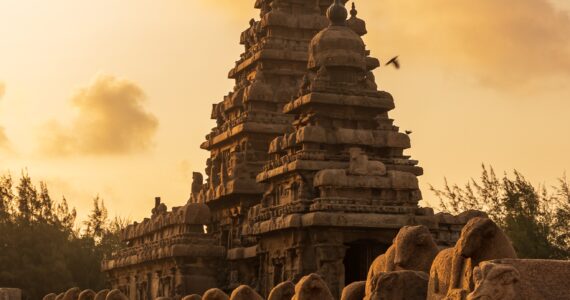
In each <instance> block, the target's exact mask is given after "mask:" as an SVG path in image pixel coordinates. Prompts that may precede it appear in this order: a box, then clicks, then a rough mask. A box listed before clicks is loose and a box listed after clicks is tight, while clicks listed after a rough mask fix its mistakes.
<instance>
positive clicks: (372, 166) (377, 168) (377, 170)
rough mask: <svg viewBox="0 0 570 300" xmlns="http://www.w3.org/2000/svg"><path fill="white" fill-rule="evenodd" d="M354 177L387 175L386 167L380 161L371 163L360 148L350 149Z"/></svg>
mask: <svg viewBox="0 0 570 300" xmlns="http://www.w3.org/2000/svg"><path fill="white" fill-rule="evenodd" d="M348 172H349V173H350V174H352V175H376V176H383V175H386V166H385V165H384V164H383V163H382V162H379V161H369V160H368V156H367V155H366V154H364V152H363V151H362V149H360V148H351V149H350V167H349V170H348Z"/></svg>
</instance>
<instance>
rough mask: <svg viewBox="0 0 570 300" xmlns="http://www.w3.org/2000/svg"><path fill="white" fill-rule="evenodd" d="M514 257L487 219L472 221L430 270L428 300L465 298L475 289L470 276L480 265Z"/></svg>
mask: <svg viewBox="0 0 570 300" xmlns="http://www.w3.org/2000/svg"><path fill="white" fill-rule="evenodd" d="M516 257H517V255H516V252H515V249H514V248H513V246H512V244H511V242H510V240H509V238H508V237H507V236H506V235H505V234H504V233H503V231H502V230H501V229H500V228H499V227H498V226H497V224H495V223H494V222H493V221H492V220H491V219H488V218H481V217H475V218H472V219H471V220H469V222H467V224H466V225H465V226H464V227H463V229H462V231H461V237H460V238H459V241H458V242H457V244H456V245H455V247H453V248H448V249H444V250H442V251H441V252H440V253H439V254H438V255H437V256H436V258H435V260H434V262H433V264H432V267H431V270H430V281H429V288H428V299H441V298H443V297H445V296H446V295H448V293H455V294H466V293H468V292H469V291H471V290H473V288H474V284H473V280H472V272H473V268H474V267H475V266H477V265H478V264H479V263H481V262H483V261H486V260H492V259H499V258H516ZM454 290H455V291H454Z"/></svg>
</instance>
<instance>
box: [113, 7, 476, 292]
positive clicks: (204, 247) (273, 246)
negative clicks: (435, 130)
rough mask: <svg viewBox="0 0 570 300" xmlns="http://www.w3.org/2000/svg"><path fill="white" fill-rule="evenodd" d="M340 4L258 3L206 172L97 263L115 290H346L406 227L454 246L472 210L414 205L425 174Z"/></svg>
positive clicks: (158, 205)
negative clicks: (185, 197)
mask: <svg viewBox="0 0 570 300" xmlns="http://www.w3.org/2000/svg"><path fill="white" fill-rule="evenodd" d="M346 2H347V1H346V0H334V1H333V0H257V1H256V2H255V7H256V8H258V9H259V10H260V16H261V19H260V20H258V21H256V20H251V21H250V23H249V27H248V28H247V29H246V30H245V31H244V32H243V33H242V34H241V43H242V44H243V45H244V49H245V51H244V53H243V54H242V55H241V57H240V59H239V60H238V61H237V62H236V65H235V67H234V68H233V69H232V70H230V72H229V77H230V78H232V79H234V80H235V83H236V84H235V87H234V89H233V90H232V91H231V92H230V93H229V94H228V95H227V96H225V97H224V99H223V100H222V101H221V102H219V103H217V104H214V105H213V108H212V115H211V117H212V118H213V119H215V120H216V127H214V128H213V129H212V131H211V132H210V133H209V134H208V135H207V136H206V141H205V142H203V144H202V148H203V149H205V150H207V151H209V152H210V157H209V158H208V160H207V163H206V170H205V171H206V180H205V181H204V177H203V175H202V174H200V173H194V180H193V183H192V192H191V196H190V199H189V201H187V202H188V203H181V204H182V205H183V206H180V207H173V208H172V210H171V211H169V210H168V209H167V207H166V205H165V204H164V203H162V201H161V199H160V198H157V199H156V200H155V208H154V209H153V210H152V214H151V215H150V217H149V218H145V219H144V220H142V221H141V222H134V223H133V224H131V225H129V226H128V227H126V228H125V229H124V230H123V231H122V232H121V240H122V241H123V242H124V247H123V248H122V249H119V250H118V251H116V252H115V253H113V255H111V256H110V257H108V258H106V259H105V260H104V261H103V262H102V269H103V271H104V272H106V274H107V275H108V277H109V282H110V284H111V286H112V287H113V288H116V289H120V290H121V291H122V292H123V293H125V294H126V295H128V297H129V299H132V300H146V299H155V298H157V297H171V298H174V299H179V298H182V296H184V295H189V294H202V293H204V292H205V291H206V290H207V289H209V288H213V287H217V288H221V289H223V290H225V291H226V292H230V291H231V290H233V289H234V288H236V287H238V286H239V285H242V284H246V285H249V286H251V287H252V288H254V289H256V290H257V291H258V292H259V293H260V294H261V295H263V296H265V297H267V296H268V295H269V292H270V291H271V289H272V288H273V287H275V286H277V285H278V284H280V283H281V282H283V281H293V282H297V281H299V280H300V279H301V278H302V277H303V276H304V275H307V274H310V273H318V274H320V275H321V277H322V278H323V279H324V280H325V281H326V283H327V285H328V287H329V289H330V290H331V292H332V294H333V296H334V297H335V298H336V299H339V298H340V293H341V291H342V288H343V287H344V286H346V285H348V284H350V283H352V282H355V281H362V280H365V279H366V277H367V273H368V269H369V267H370V265H371V264H372V261H373V260H374V259H375V258H376V257H377V256H378V255H380V254H383V253H385V252H386V250H387V249H388V248H389V247H390V245H392V241H393V239H394V237H395V236H396V234H397V233H398V231H399V230H400V229H401V228H402V227H404V226H406V225H425V226H427V227H428V229H429V230H430V232H431V233H432V234H433V236H434V238H435V239H436V241H437V243H438V244H439V245H440V246H452V245H454V244H455V242H456V241H457V239H458V238H459V233H460V231H461V228H462V227H463V225H464V224H465V223H466V222H467V221H468V219H469V218H471V217H473V216H476V214H477V213H476V212H466V213H464V214H462V215H459V216H451V215H449V214H437V215H435V214H434V212H433V210H432V209H430V208H421V207H420V206H419V205H418V202H419V201H420V200H421V199H422V195H421V192H420V189H419V186H418V176H420V175H422V173H423V170H422V168H421V167H419V166H418V162H417V161H415V160H412V159H411V158H410V157H409V156H407V155H406V154H405V153H404V151H405V150H406V149H408V148H410V139H409V136H408V135H407V134H404V133H402V132H400V130H399V128H398V127H397V126H395V125H394V120H392V119H390V117H389V112H390V111H391V110H393V109H394V108H395V104H394V99H393V97H392V96H391V95H390V94H389V93H387V92H384V91H380V90H378V85H377V83H376V81H375V78H374V74H373V71H374V70H375V69H377V68H378V67H379V66H380V62H379V60H378V59H376V58H374V57H372V56H371V52H370V51H369V50H368V49H367V48H366V45H365V44H364V42H363V40H362V36H363V35H365V34H366V33H367V30H366V23H365V22H364V21H363V20H361V19H359V18H358V12H357V10H356V7H355V5H354V3H353V5H352V9H351V10H350V12H349V11H348V10H347V8H346V7H345V4H346ZM349 15H350V16H349ZM184 204H185V205H184Z"/></svg>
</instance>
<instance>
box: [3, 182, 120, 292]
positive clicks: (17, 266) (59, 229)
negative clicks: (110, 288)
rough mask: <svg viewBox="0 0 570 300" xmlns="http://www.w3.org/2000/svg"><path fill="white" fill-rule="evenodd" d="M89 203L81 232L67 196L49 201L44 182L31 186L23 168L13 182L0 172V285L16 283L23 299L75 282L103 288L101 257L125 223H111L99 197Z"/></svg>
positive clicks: (113, 244)
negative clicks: (16, 181) (86, 219)
mask: <svg viewBox="0 0 570 300" xmlns="http://www.w3.org/2000/svg"><path fill="white" fill-rule="evenodd" d="M93 203H94V207H93V210H92V211H91V214H90V216H89V220H88V221H87V222H86V224H85V225H86V227H87V228H86V229H85V230H83V233H81V232H82V231H81V230H80V229H79V228H76V227H75V219H76V215H77V214H76V211H75V209H74V208H70V207H69V206H68V203H67V200H66V199H65V197H64V198H62V200H61V201H59V202H56V201H53V200H52V198H51V197H50V195H49V190H48V187H47V184H45V183H44V182H40V183H39V186H35V185H34V184H33V182H32V179H31V178H30V176H29V175H28V174H27V173H25V172H22V177H21V178H20V180H19V182H18V185H17V186H15V187H14V185H13V181H12V177H11V176H10V175H4V176H0V266H1V267H0V286H9V287H17V288H21V289H22V290H23V291H24V297H25V299H41V298H42V297H43V296H44V295H46V294H48V293H51V292H62V291H65V290H66V289H68V288H70V287H73V286H79V287H82V288H91V289H103V288H105V287H106V286H105V283H106V280H105V276H104V274H103V273H102V272H101V270H100V268H101V260H102V259H103V257H104V256H105V255H108V254H110V253H111V251H114V250H116V249H118V248H119V247H120V246H121V242H120V239H119V238H118V233H119V231H120V230H122V229H123V228H124V227H125V225H126V223H125V222H124V221H123V220H122V219H119V218H115V220H113V221H112V222H110V221H109V220H108V218H107V209H106V208H105V205H104V201H103V200H102V199H100V198H99V197H96V198H95V199H94V202H93Z"/></svg>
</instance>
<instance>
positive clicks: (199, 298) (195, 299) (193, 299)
mask: <svg viewBox="0 0 570 300" xmlns="http://www.w3.org/2000/svg"><path fill="white" fill-rule="evenodd" d="M182 300H202V296H200V295H197V294H193V295H189V296H186V297H184V298H182Z"/></svg>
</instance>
